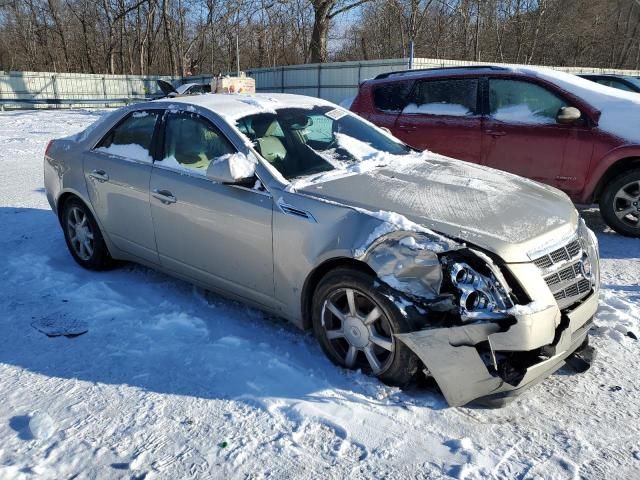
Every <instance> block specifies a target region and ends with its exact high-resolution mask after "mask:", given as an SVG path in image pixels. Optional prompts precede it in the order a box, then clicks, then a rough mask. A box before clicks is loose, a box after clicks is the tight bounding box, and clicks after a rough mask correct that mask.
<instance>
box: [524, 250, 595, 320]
mask: <svg viewBox="0 0 640 480" xmlns="http://www.w3.org/2000/svg"><path fill="white" fill-rule="evenodd" d="M585 257H586V255H584V254H583V251H582V246H581V244H580V240H578V239H574V240H571V241H570V242H568V243H567V244H566V245H564V246H562V247H560V248H556V249H554V250H552V251H551V252H548V253H545V254H544V255H542V256H540V257H538V258H536V259H534V261H533V263H534V264H535V265H536V266H537V267H538V268H539V269H540V271H541V273H542V275H543V277H544V280H545V282H546V283H547V286H548V287H549V289H550V290H551V293H553V296H554V298H555V299H556V302H557V303H558V307H559V308H561V309H563V308H566V307H569V306H571V305H573V304H574V303H576V302H577V301H579V300H581V299H582V298H584V297H585V296H587V295H588V294H589V292H590V291H591V280H590V279H589V278H586V277H585V276H584V274H583V267H582V264H583V262H584V260H585Z"/></svg>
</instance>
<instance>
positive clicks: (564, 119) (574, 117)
mask: <svg viewBox="0 0 640 480" xmlns="http://www.w3.org/2000/svg"><path fill="white" fill-rule="evenodd" d="M580 118H582V112H581V111H580V110H578V109H577V108H576V107H562V108H561V109H560V111H559V112H558V116H557V117H556V120H557V122H558V123H561V124H563V125H567V124H570V123H575V122H577V121H578V120H580Z"/></svg>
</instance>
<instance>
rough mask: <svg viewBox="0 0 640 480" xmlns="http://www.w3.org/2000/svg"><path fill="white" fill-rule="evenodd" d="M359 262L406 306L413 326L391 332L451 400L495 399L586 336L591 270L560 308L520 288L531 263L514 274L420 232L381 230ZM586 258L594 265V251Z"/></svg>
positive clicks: (500, 400) (551, 367)
mask: <svg viewBox="0 0 640 480" xmlns="http://www.w3.org/2000/svg"><path fill="white" fill-rule="evenodd" d="M584 228H586V227H584ZM582 240H583V241H584V242H591V241H592V237H591V236H589V235H588V234H585V235H584V236H583V238H582ZM584 242H583V244H582V246H583V250H584V252H590V253H591V255H595V256H596V257H597V246H596V247H595V249H594V247H593V245H588V244H586V243H584ZM594 251H595V252H596V253H593V252H594ZM361 260H363V261H365V262H366V263H367V264H368V265H369V266H370V267H371V268H372V269H373V270H374V271H375V272H376V273H377V274H378V277H379V278H380V279H381V280H382V281H383V282H384V283H386V284H387V285H389V286H390V287H391V288H392V289H394V290H395V291H396V292H398V294H399V296H401V297H404V298H405V299H408V300H409V301H410V303H411V305H413V306H414V307H415V308H414V309H411V311H410V312H409V311H408V309H407V308H404V309H403V310H404V311H405V312H407V315H411V321H412V323H413V325H414V327H415V331H413V332H410V333H403V334H398V335H396V338H397V339H399V340H400V341H402V342H403V343H404V344H405V345H407V346H408V347H409V348H410V349H411V350H412V351H413V352H414V353H415V354H416V355H417V356H418V357H419V358H420V360H421V361H422V362H423V363H424V365H425V367H426V370H425V371H426V372H427V373H428V374H430V375H431V376H433V377H434V379H435V380H436V382H437V383H438V386H439V387H440V389H441V391H442V393H443V394H444V396H445V398H446V400H447V402H448V403H449V404H450V405H451V406H460V405H464V404H466V403H469V402H471V401H477V402H478V403H483V404H485V405H489V406H499V405H502V404H504V403H505V402H506V400H507V399H508V398H510V397H512V396H514V395H516V394H518V393H520V392H521V391H522V390H524V389H525V388H527V387H530V386H532V385H534V384H535V383H537V382H539V381H541V380H542V379H544V378H546V377H547V376H548V375H550V374H551V373H553V372H554V371H555V370H557V369H558V368H560V367H561V366H562V365H564V363H565V360H566V359H567V357H569V356H570V355H572V354H573V353H574V352H576V350H580V349H581V347H582V348H584V347H585V346H586V344H587V335H588V330H589V326H590V323H591V319H592V317H593V315H594V314H595V310H596V309H597V297H598V295H597V293H598V285H597V281H596V278H597V276H595V278H594V279H593V281H592V282H591V283H592V285H591V287H592V291H591V293H590V295H588V296H587V297H585V298H583V299H581V301H580V302H578V303H577V304H575V305H572V307H571V308H565V309H563V310H562V311H561V310H560V309H559V307H558V304H557V303H556V302H555V300H554V297H553V295H551V294H550V292H549V291H548V289H546V291H540V292H535V291H533V290H535V289H533V290H531V289H529V290H527V289H525V288H523V287H522V285H526V284H527V282H528V281H530V280H531V279H529V278H523V277H522V272H526V275H540V274H539V273H537V269H536V268H535V266H534V265H529V266H530V267H531V268H529V269H528V270H527V269H522V268H521V269H520V270H518V269H513V270H515V273H514V271H513V270H512V269H510V268H509V266H508V265H503V266H502V268H500V267H498V265H496V263H495V262H494V261H493V260H492V258H491V257H490V256H488V255H487V254H485V253H484V252H482V251H479V250H476V249H473V248H469V247H467V246H465V245H461V244H458V243H456V242H453V241H446V240H444V241H443V239H442V237H432V236H430V235H429V234H427V233H416V232H393V233H390V234H388V235H385V236H383V237H381V238H379V239H378V240H376V241H375V242H373V244H372V245H370V247H369V248H368V249H367V250H366V252H365V253H364V255H363V256H362V257H361ZM592 263H595V264H596V267H595V268H597V259H596V261H595V262H593V261H592ZM531 283H533V284H536V285H538V284H539V282H538V283H536V282H535V281H534V282H531ZM545 287H546V286H545ZM541 290H544V289H541ZM538 293H540V294H539V295H538ZM403 306H405V307H406V300H405V302H404V303H403Z"/></svg>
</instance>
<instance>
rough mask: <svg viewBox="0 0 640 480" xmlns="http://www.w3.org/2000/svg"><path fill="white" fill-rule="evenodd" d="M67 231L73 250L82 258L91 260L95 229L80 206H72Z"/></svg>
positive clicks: (68, 216)
mask: <svg viewBox="0 0 640 480" xmlns="http://www.w3.org/2000/svg"><path fill="white" fill-rule="evenodd" d="M67 232H68V233H69V241H70V243H71V247H72V248H73V251H74V252H75V253H76V255H78V257H80V258H81V259H82V260H85V261H86V260H89V259H90V258H91V257H92V256H93V248H94V243H93V241H94V239H93V230H92V229H91V225H90V224H89V220H88V218H87V214H86V213H85V212H83V211H82V209H80V208H78V207H72V208H71V210H70V211H69V214H68V215H67Z"/></svg>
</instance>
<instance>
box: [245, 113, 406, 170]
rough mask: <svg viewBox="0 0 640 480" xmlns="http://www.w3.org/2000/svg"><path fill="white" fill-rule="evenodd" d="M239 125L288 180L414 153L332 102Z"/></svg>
mask: <svg viewBox="0 0 640 480" xmlns="http://www.w3.org/2000/svg"><path fill="white" fill-rule="evenodd" d="M236 126H237V127H238V129H239V130H240V131H241V132H242V133H243V134H244V135H245V136H246V137H247V138H249V140H251V142H252V143H253V145H254V147H255V149H256V150H257V151H258V153H259V154H260V155H262V157H263V158H264V159H265V160H266V161H268V162H269V163H270V164H271V165H273V166H274V167H275V168H276V169H277V170H278V171H279V172H280V173H281V174H282V176H283V177H285V178H286V179H293V178H298V177H303V176H306V175H312V174H317V173H322V172H328V171H331V170H335V169H347V168H350V167H352V166H357V165H358V164H359V163H361V162H365V161H376V160H381V158H380V157H381V156H384V155H406V154H408V153H410V152H412V150H411V148H410V147H408V146H406V145H404V144H402V143H400V142H399V141H396V140H394V139H392V138H391V137H390V136H388V135H386V134H384V133H383V132H381V131H379V130H378V129H376V128H374V127H372V126H370V125H368V124H367V123H365V122H364V121H362V120H361V119H359V118H358V117H356V116H354V115H351V114H349V113H348V112H346V111H345V110H343V109H339V108H334V107H331V106H318V107H314V108H313V109H306V108H283V109H279V110H277V111H276V112H271V113H259V114H254V115H249V116H246V117H243V118H240V119H239V120H237V122H236Z"/></svg>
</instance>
